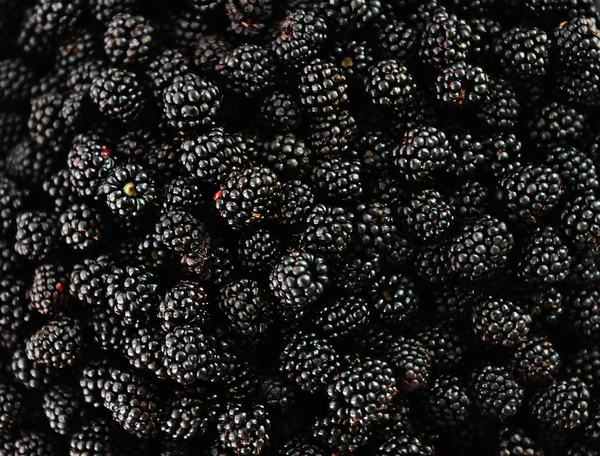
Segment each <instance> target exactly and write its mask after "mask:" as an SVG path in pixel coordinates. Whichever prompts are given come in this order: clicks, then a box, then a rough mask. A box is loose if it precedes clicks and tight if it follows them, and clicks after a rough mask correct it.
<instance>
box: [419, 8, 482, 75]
mask: <svg viewBox="0 0 600 456" xmlns="http://www.w3.org/2000/svg"><path fill="white" fill-rule="evenodd" d="M472 39H473V32H472V30H471V27H470V26H469V24H468V23H467V22H466V21H465V20H464V19H460V18H458V17H457V16H455V15H453V14H448V13H447V12H445V11H443V10H439V11H437V12H435V13H434V14H432V15H431V17H429V18H428V19H427V20H426V21H425V27H424V28H423V32H422V35H421V47H420V50H419V55H420V57H421V58H422V59H423V61H424V62H426V63H428V64H430V65H433V66H435V67H438V68H442V67H444V66H447V65H451V64H453V63H456V62H460V61H463V60H465V59H466V58H467V55H468V53H469V50H470V49H471V45H472Z"/></svg>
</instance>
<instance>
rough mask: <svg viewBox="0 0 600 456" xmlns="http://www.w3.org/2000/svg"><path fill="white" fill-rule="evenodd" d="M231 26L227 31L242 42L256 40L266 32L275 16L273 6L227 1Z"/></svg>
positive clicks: (269, 4)
mask: <svg viewBox="0 0 600 456" xmlns="http://www.w3.org/2000/svg"><path fill="white" fill-rule="evenodd" d="M225 12H226V13H227V16H228V19H229V24H228V27H227V31H228V32H230V33H232V34H233V35H234V36H239V38H240V39H242V40H248V41H250V40H256V39H259V37H260V36H261V35H262V34H263V33H264V32H265V29H267V27H268V25H269V21H270V19H271V16H272V14H273V5H272V4H271V3H270V2H263V4H262V5H261V6H260V7H257V5H250V3H248V2H247V1H246V0H243V2H242V3H241V4H240V3H237V0H227V2H226V3H225Z"/></svg>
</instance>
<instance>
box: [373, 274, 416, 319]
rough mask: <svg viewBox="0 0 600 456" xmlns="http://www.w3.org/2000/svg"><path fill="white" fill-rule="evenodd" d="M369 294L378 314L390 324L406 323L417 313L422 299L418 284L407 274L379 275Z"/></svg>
mask: <svg viewBox="0 0 600 456" xmlns="http://www.w3.org/2000/svg"><path fill="white" fill-rule="evenodd" d="M368 294H369V302H370V303H371V305H372V306H373V307H374V309H375V313H376V315H377V316H378V317H379V319H381V320H382V321H384V322H385V323H388V324H401V323H406V321H407V320H410V317H411V316H413V315H414V314H415V313H416V311H417V309H418V305H419V301H420V299H419V292H418V288H417V284H416V283H415V282H414V280H413V279H412V278H411V277H410V276H408V275H405V274H386V275H383V276H381V277H378V278H377V279H376V281H375V283H374V286H373V288H372V289H371V290H369V291H368Z"/></svg>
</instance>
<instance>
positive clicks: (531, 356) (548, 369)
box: [512, 336, 562, 384]
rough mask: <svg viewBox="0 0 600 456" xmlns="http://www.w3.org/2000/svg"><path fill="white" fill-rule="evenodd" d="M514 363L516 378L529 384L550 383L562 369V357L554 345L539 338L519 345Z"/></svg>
mask: <svg viewBox="0 0 600 456" xmlns="http://www.w3.org/2000/svg"><path fill="white" fill-rule="evenodd" d="M512 363H513V365H514V372H515V376H516V377H517V378H518V379H519V380H522V381H524V382H526V383H528V384H543V383H548V382H549V381H550V380H553V379H554V377H555V376H556V375H557V374H558V373H559V371H560V368H561V367H562V361H561V358H560V355H559V354H558V352H557V351H556V349H555V348H554V346H553V345H552V343H551V342H550V341H548V340H547V339H545V338H542V337H538V336H533V337H531V338H530V339H529V340H526V341H524V342H522V343H520V344H517V346H516V350H515V352H514V353H513V355H512Z"/></svg>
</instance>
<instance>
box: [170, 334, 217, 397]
mask: <svg viewBox="0 0 600 456" xmlns="http://www.w3.org/2000/svg"><path fill="white" fill-rule="evenodd" d="M161 350H162V356H163V363H164V367H165V369H166V370H167V375H168V376H169V377H171V378H172V379H173V380H175V381H177V382H179V383H181V384H183V385H187V384H191V383H194V382H195V381H197V380H209V379H211V378H212V377H213V375H214V369H215V359H216V356H217V354H216V352H215V349H214V348H213V347H211V346H210V344H209V340H208V338H207V337H206V335H205V334H204V332H203V330H202V329H200V328H196V327H193V326H181V327H177V328H175V329H173V330H172V331H169V332H168V333H167V334H166V336H165V340H164V344H163V346H162V348H161Z"/></svg>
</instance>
